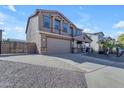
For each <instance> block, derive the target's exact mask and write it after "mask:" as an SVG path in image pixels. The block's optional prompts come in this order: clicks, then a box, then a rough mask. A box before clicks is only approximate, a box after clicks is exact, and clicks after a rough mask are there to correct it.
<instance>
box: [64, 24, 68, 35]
mask: <svg viewBox="0 0 124 93" xmlns="http://www.w3.org/2000/svg"><path fill="white" fill-rule="evenodd" d="M67 31H68V24H67V23H63V32H66V33H67Z"/></svg>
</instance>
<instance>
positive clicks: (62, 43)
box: [47, 38, 70, 54]
mask: <svg viewBox="0 0 124 93" xmlns="http://www.w3.org/2000/svg"><path fill="white" fill-rule="evenodd" d="M62 53H70V41H68V40H61V39H54V38H47V54H62Z"/></svg>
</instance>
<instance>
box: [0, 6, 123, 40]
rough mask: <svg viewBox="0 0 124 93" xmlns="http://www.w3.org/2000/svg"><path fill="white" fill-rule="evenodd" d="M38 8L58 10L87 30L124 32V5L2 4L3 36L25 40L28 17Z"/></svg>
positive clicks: (113, 34) (108, 33)
mask: <svg viewBox="0 0 124 93" xmlns="http://www.w3.org/2000/svg"><path fill="white" fill-rule="evenodd" d="M36 9H50V10H58V11H59V12H61V13H63V14H64V15H65V16H66V17H67V18H68V19H70V21H72V22H73V23H74V24H75V25H76V26H77V27H79V28H82V29H84V31H85V32H99V31H102V32H104V33H105V35H106V36H111V37H113V38H116V37H117V36H118V35H119V34H121V33H124V12H123V10H124V6H92V5H89V6H88V5H82V6H81V5H80V6H79V5H72V6H70V5H68V6H59V5H58V6H54V5H52V6H45V5H41V6H36V5H34V6H31V5H27V6H2V5H1V6H0V28H3V29H4V30H5V31H4V33H3V38H13V39H14V38H15V39H22V40H25V28H26V24H27V18H28V17H29V16H30V15H31V14H32V13H33V12H34V11H35V10H36Z"/></svg>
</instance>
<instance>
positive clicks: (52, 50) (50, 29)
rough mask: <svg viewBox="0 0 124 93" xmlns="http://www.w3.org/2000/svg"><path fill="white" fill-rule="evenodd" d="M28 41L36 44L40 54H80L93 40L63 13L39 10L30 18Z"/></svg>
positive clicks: (27, 33)
mask: <svg viewBox="0 0 124 93" xmlns="http://www.w3.org/2000/svg"><path fill="white" fill-rule="evenodd" d="M26 40H27V41H28V42H34V43H36V46H37V50H38V53H40V54H56V53H74V52H76V53H79V52H82V50H81V49H82V47H83V46H84V45H85V43H91V42H92V40H91V39H90V38H89V37H88V36H87V35H86V34H83V33H82V29H79V28H77V27H76V26H75V25H74V24H73V23H72V22H71V21H70V20H69V19H68V18H66V17H65V16H64V15H63V14H62V13H59V12H58V11H53V10H42V9H37V10H36V11H35V12H34V13H33V15H32V16H30V17H29V18H28V23H27V27H26Z"/></svg>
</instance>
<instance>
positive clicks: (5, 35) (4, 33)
mask: <svg viewBox="0 0 124 93" xmlns="http://www.w3.org/2000/svg"><path fill="white" fill-rule="evenodd" d="M2 34H3V35H2V38H3V39H7V33H6V32H5V31H4V32H3V33H2Z"/></svg>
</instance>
